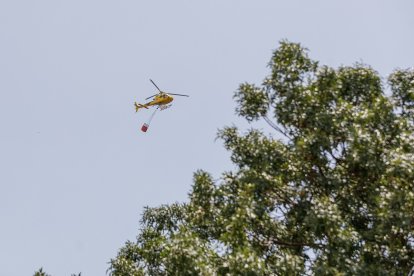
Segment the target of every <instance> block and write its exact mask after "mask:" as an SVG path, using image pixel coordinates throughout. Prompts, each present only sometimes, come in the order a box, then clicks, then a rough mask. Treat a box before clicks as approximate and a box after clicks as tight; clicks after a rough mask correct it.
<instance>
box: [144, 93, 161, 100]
mask: <svg viewBox="0 0 414 276" xmlns="http://www.w3.org/2000/svg"><path fill="white" fill-rule="evenodd" d="M156 95H158V94H154V95H152V96H149V97H148V98H146V100H148V99H151V98H152V97H154V96H156Z"/></svg>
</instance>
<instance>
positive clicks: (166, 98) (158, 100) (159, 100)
mask: <svg viewBox="0 0 414 276" xmlns="http://www.w3.org/2000/svg"><path fill="white" fill-rule="evenodd" d="M173 100H174V98H173V97H171V96H170V95H168V94H166V93H160V94H158V95H156V96H155V97H154V99H153V100H152V101H150V102H148V103H146V104H145V105H146V106H151V105H165V104H169V103H170V102H172V101H173Z"/></svg>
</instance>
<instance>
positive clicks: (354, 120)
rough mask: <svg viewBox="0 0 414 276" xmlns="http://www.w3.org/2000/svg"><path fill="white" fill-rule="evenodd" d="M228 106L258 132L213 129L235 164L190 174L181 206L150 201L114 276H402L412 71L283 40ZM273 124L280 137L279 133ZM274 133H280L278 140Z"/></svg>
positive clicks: (409, 199) (410, 256)
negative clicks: (216, 174)
mask: <svg viewBox="0 0 414 276" xmlns="http://www.w3.org/2000/svg"><path fill="white" fill-rule="evenodd" d="M269 66H270V69H271V73H270V75H269V76H268V77H266V78H265V80H264V81H263V84H262V86H261V87H258V86H256V85H253V84H247V83H244V84H242V85H240V87H239V89H238V90H237V91H236V93H235V100H236V101H237V103H238V107H237V109H236V112H237V114H238V115H240V116H243V117H245V118H246V119H247V121H249V122H252V121H255V120H260V119H264V120H265V121H266V122H268V123H269V125H270V126H271V127H273V129H274V130H275V133H274V134H273V135H267V134H265V133H263V132H261V131H259V130H255V129H251V130H249V131H247V132H246V133H240V131H239V130H238V129H237V128H236V127H226V128H224V129H222V130H221V131H220V132H219V134H218V136H219V137H220V138H221V139H222V140H223V141H224V146H225V148H226V149H227V150H229V151H230V152H231V160H232V161H233V162H234V163H235V164H236V165H237V167H238V169H237V170H236V171H235V172H226V173H223V176H222V178H221V180H220V181H218V182H217V181H214V180H213V179H212V177H211V176H210V175H209V174H208V173H207V172H204V171H198V172H196V173H195V174H194V184H193V187H192V190H191V191H190V193H189V202H187V203H185V204H172V205H165V206H161V207H158V208H147V209H145V211H144V214H143V217H142V221H141V227H142V229H141V231H140V232H139V235H138V238H137V241H136V242H127V243H126V245H125V246H124V247H123V248H121V250H120V251H119V253H118V256H117V257H116V258H114V259H113V260H111V267H110V269H109V271H110V273H111V274H112V275H114V276H119V275H298V274H301V275H303V274H310V275H337V274H339V275H354V274H356V275H406V274H407V273H408V272H409V271H410V268H411V267H412V266H413V265H414V217H413V213H414V212H413V211H414V172H413V169H414V131H413V130H414V71H412V70H396V71H395V72H394V73H393V74H391V76H390V77H389V79H388V85H389V87H390V89H391V93H392V95H390V97H387V96H386V95H385V92H384V90H385V88H384V87H385V86H386V85H387V84H385V83H383V82H382V81H381V77H380V76H379V75H378V73H377V72H376V71H375V70H373V69H372V68H370V67H369V66H366V65H364V64H356V65H354V66H347V67H345V66H344V67H340V68H338V69H334V68H330V67H328V66H319V65H318V62H316V61H313V60H311V59H310V58H309V56H308V53H307V50H306V49H304V48H303V47H302V46H301V45H300V44H296V43H290V42H287V41H283V42H281V43H280V47H279V48H278V49H277V50H276V51H275V52H274V54H273V56H272V59H271V61H270V64H269ZM276 134H280V135H276ZM275 137H280V138H275Z"/></svg>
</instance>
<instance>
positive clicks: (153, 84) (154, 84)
mask: <svg viewBox="0 0 414 276" xmlns="http://www.w3.org/2000/svg"><path fill="white" fill-rule="evenodd" d="M150 81H151V82H152V84H153V85H154V86H155V87H157V89H158V91H160V92H162V91H161V89H159V88H158V86H157V85H156V84H155V82H153V81H152V79H150Z"/></svg>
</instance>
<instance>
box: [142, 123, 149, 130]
mask: <svg viewBox="0 0 414 276" xmlns="http://www.w3.org/2000/svg"><path fill="white" fill-rule="evenodd" d="M148 127H149V125H148V124H146V123H145V124H143V125H142V127H141V130H142V131H143V132H147V130H148Z"/></svg>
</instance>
